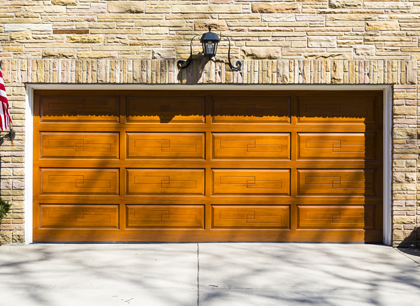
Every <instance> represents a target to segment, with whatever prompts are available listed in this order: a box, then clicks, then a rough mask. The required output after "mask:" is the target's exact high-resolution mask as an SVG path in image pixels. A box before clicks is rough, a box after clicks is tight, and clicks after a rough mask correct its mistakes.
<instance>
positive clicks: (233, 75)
mask: <svg viewBox="0 0 420 306" xmlns="http://www.w3.org/2000/svg"><path fill="white" fill-rule="evenodd" d="M236 61H237V60H234V63H236ZM239 61H240V62H241V63H242V68H241V69H240V70H239V71H231V70H230V68H229V67H228V66H227V65H226V64H225V62H224V61H223V60H216V61H209V62H205V60H195V61H193V62H192V64H191V66H190V67H188V68H187V69H185V70H181V71H179V70H178V68H177V67H176V62H177V60H175V59H156V60H136V59H128V60H117V59H5V60H3V65H2V66H3V75H4V79H5V82H6V83H18V84H19V83H73V84H74V83H77V84H83V83H89V84H91V83H117V84H131V83H136V84H200V83H218V84H400V85H413V84H417V61H407V60H281V59H280V60H239Z"/></svg>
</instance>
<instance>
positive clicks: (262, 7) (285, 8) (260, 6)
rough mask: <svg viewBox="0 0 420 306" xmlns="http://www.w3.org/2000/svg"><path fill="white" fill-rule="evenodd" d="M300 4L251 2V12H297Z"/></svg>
mask: <svg viewBox="0 0 420 306" xmlns="http://www.w3.org/2000/svg"><path fill="white" fill-rule="evenodd" d="M300 8H301V6H300V4H298V3H278V4H277V3H276V4H272V3H252V4H251V10H252V12H253V13H299V12H300Z"/></svg>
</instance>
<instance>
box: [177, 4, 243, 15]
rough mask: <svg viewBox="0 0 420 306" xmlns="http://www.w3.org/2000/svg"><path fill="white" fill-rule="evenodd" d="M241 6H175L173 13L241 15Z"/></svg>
mask: <svg viewBox="0 0 420 306" xmlns="http://www.w3.org/2000/svg"><path fill="white" fill-rule="evenodd" d="M241 12H242V6H241V5H173V6H172V13H184V14H190V13H192V14H195V13H241Z"/></svg>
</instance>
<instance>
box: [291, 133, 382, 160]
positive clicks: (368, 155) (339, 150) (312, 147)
mask: <svg viewBox="0 0 420 306" xmlns="http://www.w3.org/2000/svg"><path fill="white" fill-rule="evenodd" d="M376 136H377V135H376V133H369V134H365V133H298V144H299V147H298V154H299V158H300V159H362V160H375V159H377V152H376Z"/></svg>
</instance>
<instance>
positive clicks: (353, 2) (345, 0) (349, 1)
mask: <svg viewBox="0 0 420 306" xmlns="http://www.w3.org/2000/svg"><path fill="white" fill-rule="evenodd" d="M362 3H363V1H362V0H330V2H329V6H330V8H334V9H336V8H347V9H348V8H361V7H362Z"/></svg>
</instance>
